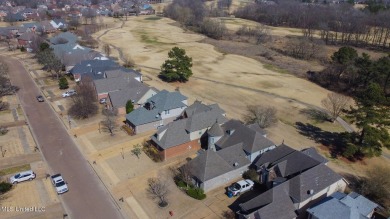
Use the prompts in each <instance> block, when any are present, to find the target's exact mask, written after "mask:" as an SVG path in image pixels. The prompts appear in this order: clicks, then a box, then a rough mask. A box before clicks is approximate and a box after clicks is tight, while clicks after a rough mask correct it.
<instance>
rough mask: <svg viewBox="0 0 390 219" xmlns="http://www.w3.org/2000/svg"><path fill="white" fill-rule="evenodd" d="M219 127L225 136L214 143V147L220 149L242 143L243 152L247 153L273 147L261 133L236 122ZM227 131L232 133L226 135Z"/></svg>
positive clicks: (232, 121)
mask: <svg viewBox="0 0 390 219" xmlns="http://www.w3.org/2000/svg"><path fill="white" fill-rule="evenodd" d="M221 127H222V130H224V132H225V135H224V136H223V137H222V138H221V139H220V140H218V142H216V145H217V146H218V147H220V148H226V147H229V146H232V145H235V144H238V143H240V142H242V143H243V146H244V150H245V151H247V152H248V153H254V152H256V151H260V150H262V149H265V148H268V147H270V146H272V145H275V144H274V143H273V142H272V141H270V140H269V139H267V138H265V137H264V136H263V135H262V134H261V133H259V132H256V131H255V130H253V129H250V128H248V127H247V126H245V125H244V124H242V123H241V122H240V121H238V120H229V121H228V122H226V123H224V124H223V125H222V126H221ZM229 130H234V132H233V133H232V134H231V135H229V134H227V132H228V131H229Z"/></svg>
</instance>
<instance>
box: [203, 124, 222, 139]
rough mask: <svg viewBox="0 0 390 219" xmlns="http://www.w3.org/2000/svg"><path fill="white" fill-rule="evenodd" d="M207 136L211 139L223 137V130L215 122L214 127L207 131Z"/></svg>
mask: <svg viewBox="0 0 390 219" xmlns="http://www.w3.org/2000/svg"><path fill="white" fill-rule="evenodd" d="M207 134H209V135H210V136H213V137H217V136H223V130H222V128H221V126H220V125H219V124H218V122H215V123H214V125H213V126H211V128H210V129H209V130H208V131H207Z"/></svg>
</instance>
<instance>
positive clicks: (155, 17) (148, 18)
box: [145, 16, 162, 21]
mask: <svg viewBox="0 0 390 219" xmlns="http://www.w3.org/2000/svg"><path fill="white" fill-rule="evenodd" d="M161 18H162V17H157V16H154V17H147V18H145V20H147V21H157V20H160V19H161Z"/></svg>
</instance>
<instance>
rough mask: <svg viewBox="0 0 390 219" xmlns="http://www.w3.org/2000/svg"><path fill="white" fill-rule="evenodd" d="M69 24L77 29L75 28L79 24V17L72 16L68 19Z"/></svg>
mask: <svg viewBox="0 0 390 219" xmlns="http://www.w3.org/2000/svg"><path fill="white" fill-rule="evenodd" d="M69 26H71V27H72V28H74V29H75V30H77V28H78V27H79V26H80V19H79V18H78V17H73V18H71V19H70V21H69Z"/></svg>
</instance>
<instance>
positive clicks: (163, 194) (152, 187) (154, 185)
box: [147, 178, 169, 207]
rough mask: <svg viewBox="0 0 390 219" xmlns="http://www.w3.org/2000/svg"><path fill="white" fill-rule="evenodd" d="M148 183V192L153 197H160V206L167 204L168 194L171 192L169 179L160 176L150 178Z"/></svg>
mask: <svg viewBox="0 0 390 219" xmlns="http://www.w3.org/2000/svg"><path fill="white" fill-rule="evenodd" d="M148 185H149V187H148V188H147V192H148V194H149V196H150V197H151V198H152V199H158V205H159V206H160V207H165V206H167V205H168V202H167V195H168V193H169V190H168V185H167V181H166V180H162V179H160V178H149V179H148Z"/></svg>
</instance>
